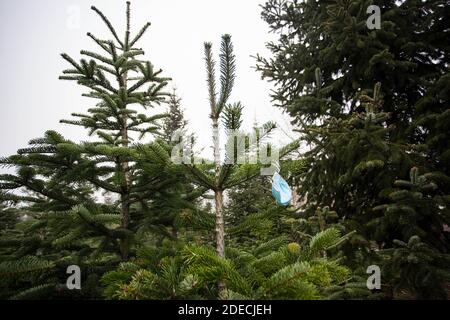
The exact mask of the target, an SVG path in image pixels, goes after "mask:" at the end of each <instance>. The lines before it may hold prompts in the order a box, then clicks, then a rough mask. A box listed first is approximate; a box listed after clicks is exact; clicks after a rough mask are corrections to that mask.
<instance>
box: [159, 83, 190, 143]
mask: <svg viewBox="0 0 450 320" xmlns="http://www.w3.org/2000/svg"><path fill="white" fill-rule="evenodd" d="M186 124H187V120H185V119H184V113H183V110H182V109H181V98H179V97H178V95H177V93H176V90H175V89H173V92H172V93H171V94H170V96H169V100H168V117H167V118H165V119H164V124H163V138H164V140H165V141H167V142H168V143H170V142H171V141H172V137H173V135H174V134H175V133H178V134H179V135H182V134H183V132H184V130H185V127H186Z"/></svg>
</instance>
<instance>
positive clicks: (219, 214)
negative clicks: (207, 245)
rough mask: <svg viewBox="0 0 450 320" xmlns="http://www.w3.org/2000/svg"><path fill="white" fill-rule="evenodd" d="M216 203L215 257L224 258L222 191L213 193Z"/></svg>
mask: <svg viewBox="0 0 450 320" xmlns="http://www.w3.org/2000/svg"><path fill="white" fill-rule="evenodd" d="M214 200H215V203H216V251H217V255H218V256H219V257H221V258H225V228H224V222H223V191H222V190H218V191H216V192H214Z"/></svg>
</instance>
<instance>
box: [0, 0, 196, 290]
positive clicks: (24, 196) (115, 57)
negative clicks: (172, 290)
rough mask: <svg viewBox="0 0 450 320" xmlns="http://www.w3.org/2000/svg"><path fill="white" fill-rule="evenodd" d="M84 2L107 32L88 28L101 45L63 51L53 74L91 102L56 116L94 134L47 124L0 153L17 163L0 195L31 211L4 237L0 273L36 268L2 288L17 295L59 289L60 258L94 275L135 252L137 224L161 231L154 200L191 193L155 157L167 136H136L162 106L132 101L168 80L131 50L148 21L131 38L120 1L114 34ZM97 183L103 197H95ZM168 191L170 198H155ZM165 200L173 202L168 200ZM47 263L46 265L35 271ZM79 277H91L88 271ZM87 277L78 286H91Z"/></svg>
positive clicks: (2, 179)
mask: <svg viewBox="0 0 450 320" xmlns="http://www.w3.org/2000/svg"><path fill="white" fill-rule="evenodd" d="M92 10H93V11H95V12H96V13H97V14H98V15H99V16H100V17H101V19H102V20H103V21H104V22H105V24H106V26H107V28H108V29H109V31H110V32H111V34H112V36H113V38H114V39H113V40H100V39H98V38H96V37H95V36H94V35H93V34H91V33H88V36H89V37H90V38H91V39H92V40H93V41H94V42H95V43H96V44H97V45H98V46H99V47H100V49H102V50H103V51H104V52H105V55H101V54H98V53H94V52H90V51H85V50H82V51H81V54H82V55H83V56H85V57H88V58H90V60H86V59H84V58H82V59H81V60H80V62H76V61H75V60H74V59H73V58H71V57H70V56H69V55H67V54H62V57H63V58H64V59H65V60H66V61H67V62H69V64H70V65H71V67H72V68H71V69H67V70H65V71H64V72H63V73H64V75H63V76H61V77H60V79H63V80H72V81H76V82H77V83H78V84H80V85H82V86H83V87H86V88H88V89H89V91H88V92H87V93H85V94H84V95H85V96H87V97H89V98H92V100H93V101H95V102H96V105H95V106H94V107H92V108H90V109H88V111H87V112H86V113H83V114H82V113H74V114H73V116H74V117H76V118H79V119H78V120H62V121H61V122H63V123H67V124H72V125H79V126H82V127H84V128H86V129H88V130H89V134H90V135H93V134H96V136H97V137H98V138H99V139H98V140H94V139H92V140H91V141H86V142H80V143H77V142H74V141H71V140H68V139H66V138H64V137H63V136H62V135H60V134H59V133H57V132H55V131H47V132H46V133H45V135H44V137H42V138H38V139H33V140H31V141H30V145H29V147H28V148H23V149H20V150H19V151H18V154H16V155H13V156H10V157H7V158H2V159H1V164H2V165H3V166H8V167H15V168H16V169H17V170H16V173H15V174H2V175H1V176H0V188H1V189H2V192H1V194H0V195H1V199H2V201H8V202H9V203H16V204H18V205H20V207H21V208H23V209H22V211H28V212H31V214H30V217H31V219H30V220H29V221H27V223H26V225H25V226H24V227H23V230H21V231H20V234H18V235H17V239H16V240H19V243H17V242H16V244H15V245H14V246H12V248H14V249H15V250H14V254H11V255H10V256H9V257H8V259H7V260H5V261H4V263H2V264H1V269H2V277H4V276H5V274H6V275H7V276H8V277H9V278H11V281H12V282H11V284H12V285H13V284H14V283H17V282H15V280H14V277H15V274H17V272H15V270H19V271H20V270H22V269H23V270H33V272H34V273H36V272H37V271H38V270H42V272H43V273H42V275H41V276H39V277H34V278H30V281H28V282H25V283H22V284H21V286H19V287H17V286H16V287H13V288H11V290H12V291H11V292H12V294H13V293H14V294H16V293H18V294H19V295H20V292H21V291H23V289H26V290H25V291H24V294H27V295H28V294H29V295H33V297H35V296H36V295H37V294H38V293H39V292H41V293H43V294H47V295H49V293H48V290H50V291H52V292H53V293H55V294H56V295H58V294H60V293H61V290H63V291H64V286H62V288H63V289H61V283H64V281H65V280H64V279H65V278H66V277H67V275H66V273H65V268H66V267H67V265H69V264H77V265H79V266H80V267H81V268H82V274H86V273H87V272H85V271H86V270H88V269H89V270H90V272H89V274H91V275H92V276H93V277H97V278H98V276H99V275H101V274H102V273H103V272H105V271H106V270H108V268H111V267H113V266H115V265H116V264H117V263H118V262H119V260H123V261H125V260H128V259H129V258H130V255H131V256H132V255H133V254H134V252H133V251H132V249H133V244H136V242H135V241H136V240H140V239H138V238H139V235H140V234H143V233H144V234H145V232H144V230H148V229H152V228H151V226H149V224H153V225H154V226H155V227H154V228H153V229H152V231H153V232H154V233H158V232H159V233H161V232H163V231H164V230H162V229H164V228H158V227H156V226H161V224H163V225H164V227H166V226H167V224H168V223H165V222H162V221H164V220H161V216H159V217H158V218H157V219H155V216H158V214H159V212H160V211H161V210H160V208H161V200H164V201H165V203H166V204H167V203H168V202H170V201H171V200H172V201H173V202H174V203H177V204H180V206H181V207H183V206H187V207H189V206H192V203H191V202H190V199H195V196H192V195H190V194H185V197H184V199H180V197H178V194H177V193H175V192H174V190H177V181H179V180H178V179H179V178H178V177H179V174H178V176H177V173H176V172H174V171H171V170H170V169H169V168H168V166H166V165H162V163H163V162H161V157H167V153H168V150H170V146H168V145H166V144H164V142H163V141H160V140H154V141H152V142H150V143H146V144H138V143H136V142H138V141H139V140H140V139H141V138H142V137H143V136H144V135H152V136H153V137H155V136H156V137H158V136H159V135H160V129H161V124H160V122H159V119H162V118H164V117H165V116H166V115H165V114H153V115H148V114H146V113H139V112H138V111H137V110H135V109H136V107H137V106H138V105H140V106H141V107H144V108H145V109H148V108H151V107H153V106H154V105H155V104H160V103H163V102H164V101H165V96H166V94H165V93H164V92H163V91H162V90H163V88H164V87H165V86H166V84H167V81H168V80H169V79H168V78H163V77H161V76H160V74H161V70H158V71H156V70H154V67H153V66H152V64H151V63H150V62H148V61H143V60H141V59H140V58H139V56H141V55H143V53H144V52H143V51H142V50H141V49H139V48H137V47H136V43H137V41H138V40H139V39H140V38H141V37H142V35H143V34H144V32H145V31H146V29H147V28H148V27H149V25H150V24H149V23H147V24H146V25H145V26H144V27H143V28H142V29H141V30H140V31H139V32H138V33H137V35H136V36H135V37H133V38H131V36H130V4H129V2H128V3H127V10H126V32H125V35H124V37H123V39H120V38H119V37H118V35H117V33H116V31H115V29H114V27H113V26H112V25H111V23H110V22H109V20H108V19H107V18H106V17H105V15H104V14H103V13H102V12H101V11H99V10H98V9H97V8H95V7H92ZM168 159H170V158H168ZM169 188H170V191H169ZM14 190H16V191H18V192H14ZM100 192H101V194H103V195H106V197H107V198H109V200H107V199H104V200H105V201H102V199H101V197H102V196H101V195H99V193H100ZM167 193H169V194H170V195H171V198H169V197H166V198H164V196H165V195H166V194H167ZM192 197H193V198H192ZM98 198H100V200H99V199H98ZM177 201H178V202H177ZM179 209H180V208H177V210H179ZM166 210H167V211H170V210H173V206H167V207H166ZM167 211H166V212H167ZM136 245H137V244H136ZM118 255H119V256H118ZM41 265H42V266H44V268H41V267H40V266H41ZM18 266H23V268H22V267H20V268H19V267H18ZM21 268H22V269H21ZM48 270H50V273H45V274H44V272H47V271H48ZM33 279H39V281H37V282H36V281H34V280H33ZM45 279H49V282H47V281H46V280H45ZM32 280H33V281H32ZM88 280H89V281H88ZM91 280H92V281H91ZM83 281H88V283H93V285H94V287H95V283H94V282H95V281H94V280H93V279H87V280H86V279H84V280H83ZM93 281H94V282H93ZM88 287H89V286H87V287H85V288H84V289H83V290H82V292H83V293H82V294H86V295H87V296H89V294H91V293H92V294H93V295H94V296H95V294H96V293H94V292H91V293H89V291H88V290H89V288H88ZM97 288H98V284H97ZM46 290H47V291H46ZM61 294H63V293H61ZM64 294H65V293H64ZM71 294H76V293H73V292H72V293H71ZM22 297H25V296H22Z"/></svg>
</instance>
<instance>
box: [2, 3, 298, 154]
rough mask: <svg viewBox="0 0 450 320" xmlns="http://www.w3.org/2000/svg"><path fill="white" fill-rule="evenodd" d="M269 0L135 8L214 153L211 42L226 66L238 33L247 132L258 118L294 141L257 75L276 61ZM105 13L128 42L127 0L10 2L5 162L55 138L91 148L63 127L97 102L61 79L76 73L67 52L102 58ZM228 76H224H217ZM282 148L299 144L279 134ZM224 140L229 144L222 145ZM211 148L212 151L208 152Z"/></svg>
mask: <svg viewBox="0 0 450 320" xmlns="http://www.w3.org/2000/svg"><path fill="white" fill-rule="evenodd" d="M263 2H264V1H260V0H245V1H243V0H209V1H208V0H190V1H183V0H133V1H131V10H132V12H131V28H132V36H133V35H134V34H135V33H136V32H137V31H138V30H139V29H140V28H141V27H142V25H143V24H144V23H145V22H146V21H150V22H151V23H152V25H151V27H150V28H149V29H148V30H147V33H146V34H145V35H144V37H143V38H142V39H141V40H140V44H139V46H141V47H142V48H143V49H144V50H145V53H146V54H145V59H146V60H150V61H151V62H152V63H153V65H154V66H155V68H157V69H158V68H162V69H163V76H168V77H171V78H172V79H173V82H172V84H171V86H176V88H177V92H178V94H179V95H180V96H181V98H182V99H183V100H182V105H183V108H184V109H185V115H186V117H187V120H188V121H189V129H190V131H192V132H195V134H196V136H197V138H198V142H199V145H200V146H202V147H207V146H210V145H211V139H210V135H211V134H210V119H209V117H208V115H209V105H208V100H207V89H206V81H205V79H206V72H205V67H204V60H203V42H205V41H210V42H212V43H213V50H214V54H215V60H216V61H217V60H218V54H219V49H220V39H221V35H222V34H224V33H229V34H231V35H232V40H233V44H234V48H235V55H236V60H237V79H236V82H235V87H234V90H233V93H232V97H231V99H230V100H229V101H230V102H234V101H241V102H242V103H243V105H244V106H245V109H244V128H246V129H250V128H251V126H252V124H253V120H254V117H255V115H256V119H257V121H258V122H259V123H260V124H261V123H263V122H265V121H268V120H272V121H276V122H277V123H278V124H279V125H280V126H281V127H282V128H283V129H284V131H286V132H289V131H290V128H289V118H288V116H286V115H282V113H281V110H279V109H278V108H275V107H273V106H272V104H271V102H270V98H269V93H270V89H271V88H272V86H271V84H269V83H267V82H266V81H263V80H261V77H260V73H257V72H256V71H255V70H254V68H253V67H254V65H255V63H256V62H255V59H254V58H252V57H250V56H251V55H256V53H260V54H262V55H263V56H266V57H267V56H269V52H268V50H267V49H266V48H265V45H264V44H265V42H267V41H269V40H270V39H274V35H273V34H269V33H268V31H269V29H268V26H267V24H266V23H265V22H264V21H263V20H262V19H261V18H260V13H261V9H260V7H259V5H260V4H262V3H263ZM91 5H95V6H96V7H97V8H99V9H100V10H102V11H103V13H104V14H105V15H106V16H107V17H108V18H109V20H110V21H111V22H112V24H113V25H114V26H115V28H116V30H117V31H118V33H119V35H122V34H123V30H124V24H125V1H122V0H121V1H117V0H114V1H112V0H109V1H108V0H95V1H94V0H89V1H87V0H78V1H77V0H71V1H67V0H58V1H55V0H53V1H50V0H40V1H33V0H15V1H7V2H6V1H1V2H0V39H1V50H0V57H1V59H0V70H1V73H2V77H0V97H1V98H0V119H1V126H0V137H1V138H0V139H1V140H0V142H1V143H0V156H7V155H10V154H13V153H15V152H16V150H17V149H19V148H22V147H25V146H26V144H27V142H28V141H29V140H30V139H32V138H36V137H41V136H42V135H43V133H44V132H45V131H46V130H49V129H53V130H57V131H58V132H60V133H62V134H63V135H64V136H66V137H67V138H70V139H73V140H75V141H80V140H85V139H86V138H87V132H86V130H85V129H83V128H81V127H74V126H70V125H64V124H60V123H59V120H60V119H70V118H71V117H70V114H71V113H72V112H78V113H83V112H85V111H86V110H87V109H88V108H89V107H92V106H93V105H94V103H95V101H93V100H91V99H88V98H84V97H81V93H83V92H85V89H83V88H82V87H80V86H78V85H76V84H75V83H74V82H69V81H61V80H58V76H59V75H60V74H61V71H62V70H63V69H65V68H67V67H68V64H67V63H66V62H65V61H64V60H63V59H62V58H61V57H60V55H59V54H60V53H62V52H66V53H68V54H69V55H71V56H72V57H74V58H75V59H76V60H78V58H79V57H80V55H79V51H80V50H81V49H88V50H92V49H95V50H96V51H97V48H96V45H95V44H94V43H93V41H92V40H91V39H90V38H89V37H87V36H86V33H87V32H88V31H90V32H91V33H93V34H94V35H96V36H97V37H99V38H108V39H109V38H110V34H109V31H108V30H107V28H106V26H105V25H104V24H103V22H102V21H101V20H100V17H99V16H98V15H97V14H96V13H95V12H93V11H92V10H90V6H91ZM217 74H218V71H217ZM274 139H275V141H282V142H289V141H290V139H289V138H288V137H287V136H286V135H285V134H284V133H282V131H279V132H278V133H277V134H276V135H275V136H274ZM222 141H223V139H222ZM207 149H209V148H207Z"/></svg>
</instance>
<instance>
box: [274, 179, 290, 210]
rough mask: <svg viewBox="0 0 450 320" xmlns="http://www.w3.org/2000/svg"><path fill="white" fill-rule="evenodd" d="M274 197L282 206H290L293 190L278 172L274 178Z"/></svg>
mask: <svg viewBox="0 0 450 320" xmlns="http://www.w3.org/2000/svg"><path fill="white" fill-rule="evenodd" d="M272 195H273V197H274V198H275V200H276V201H277V203H278V204H281V205H282V206H287V205H289V203H290V202H291V199H292V190H291V188H290V187H289V185H288V184H287V182H286V181H285V180H284V179H283V178H282V177H281V176H280V175H279V174H278V173H277V172H275V173H274V175H273V177H272Z"/></svg>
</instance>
